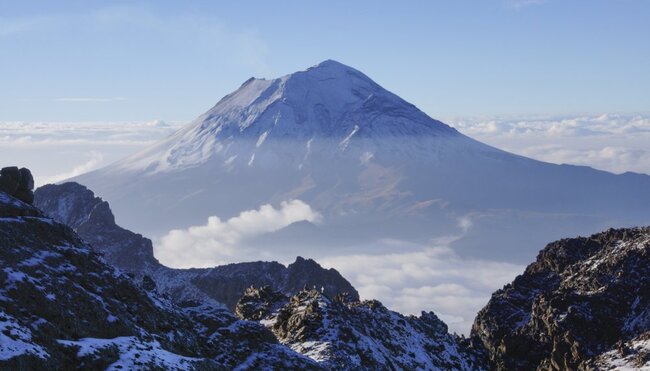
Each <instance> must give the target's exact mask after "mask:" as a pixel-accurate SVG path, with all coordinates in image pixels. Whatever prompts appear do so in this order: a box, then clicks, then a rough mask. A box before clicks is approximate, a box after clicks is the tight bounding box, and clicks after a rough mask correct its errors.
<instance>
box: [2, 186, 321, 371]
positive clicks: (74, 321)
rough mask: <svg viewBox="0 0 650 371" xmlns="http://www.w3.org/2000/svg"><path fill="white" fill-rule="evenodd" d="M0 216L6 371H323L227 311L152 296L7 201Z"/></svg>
mask: <svg viewBox="0 0 650 371" xmlns="http://www.w3.org/2000/svg"><path fill="white" fill-rule="evenodd" d="M0 212H1V214H0V215H1V218H0V355H1V357H0V369H1V370H31V369H39V370H54V369H106V368H108V367H109V366H111V368H114V369H120V368H121V369H169V370H223V369H235V368H238V369H258V368H261V369H318V368H319V366H318V365H317V364H316V363H315V362H313V361H311V360H309V359H308V358H306V357H304V356H301V355H299V354H297V353H296V352H293V351H291V350H290V349H288V348H286V347H284V346H282V345H280V344H278V343H277V341H276V340H275V338H274V336H273V334H272V333H271V332H270V331H269V330H267V329H265V328H264V327H263V326H261V325H260V324H257V323H254V322H249V321H242V320H239V319H237V318H236V317H235V316H234V315H233V314H232V313H231V312H229V311H228V310H226V309H224V308H222V307H219V306H217V307H212V306H209V305H206V304H195V305H186V306H185V307H178V306H176V305H174V304H172V303H171V302H170V301H169V300H167V299H165V298H164V297H161V296H159V295H157V294H156V293H155V292H154V290H149V291H146V290H145V289H144V288H143V287H141V286H140V285H138V284H136V283H135V282H134V281H132V280H131V279H130V278H129V277H128V276H127V275H124V274H122V273H121V272H120V271H118V270H116V269H115V268H113V267H111V266H109V265H108V264H106V262H105V261H104V260H103V259H101V257H100V256H99V254H98V253H97V252H95V251H94V250H93V249H91V248H90V247H89V246H88V245H87V244H86V243H85V242H84V241H82V240H81V239H80V238H79V236H78V235H77V234H76V233H75V232H74V231H73V230H72V229H71V228H69V227H67V226H65V225H63V224H60V223H57V222H56V221H54V220H52V219H50V218H48V217H45V216H44V215H43V214H42V213H41V212H40V211H38V210H37V209H36V208H34V207H32V206H30V205H27V204H25V203H21V202H19V201H17V200H15V199H14V198H11V197H9V196H7V195H6V194H4V193H0ZM144 286H147V284H146V283H145V285H144ZM150 288H151V287H148V288H147V289H150Z"/></svg>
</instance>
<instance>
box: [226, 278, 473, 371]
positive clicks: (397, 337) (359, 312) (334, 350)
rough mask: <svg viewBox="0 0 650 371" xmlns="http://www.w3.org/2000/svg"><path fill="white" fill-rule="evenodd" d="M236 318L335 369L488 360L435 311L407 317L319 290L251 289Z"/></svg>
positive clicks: (464, 365)
mask: <svg viewBox="0 0 650 371" xmlns="http://www.w3.org/2000/svg"><path fill="white" fill-rule="evenodd" d="M236 314H237V315H238V316H239V317H240V318H243V319H249V320H256V321H260V322H261V323H263V324H264V325H265V326H267V327H268V328H269V329H270V330H271V331H273V333H274V334H275V336H276V337H277V338H278V340H279V341H280V342H281V343H282V344H286V345H288V346H289V347H291V349H293V350H296V351H298V352H299V353H301V354H303V355H305V356H307V357H310V358H311V359H313V360H315V361H317V362H318V363H319V364H320V365H321V366H323V367H325V368H328V369H335V370H341V369H343V370H481V369H484V367H483V366H482V364H481V361H482V358H481V357H479V356H478V355H477V353H476V352H475V351H473V350H472V349H470V348H468V347H466V346H464V345H463V344H462V343H463V342H462V341H461V340H460V339H458V338H457V337H455V336H452V335H450V334H449V333H448V332H447V325H445V324H444V323H443V322H442V321H440V320H439V319H438V318H437V317H436V315H435V314H433V313H432V312H429V313H424V312H423V313H422V315H421V316H420V317H415V316H403V315H401V314H399V313H396V312H393V311H390V310H388V309H386V308H385V307H384V306H383V305H382V304H381V303H380V302H378V301H376V300H369V301H362V302H359V301H357V300H350V299H349V298H348V297H347V296H345V295H339V296H337V297H335V298H333V299H331V298H329V297H327V296H326V295H324V294H322V293H321V292H320V291H319V290H303V291H300V292H298V293H297V294H295V295H294V296H292V297H287V296H285V295H283V294H282V293H280V292H277V291H273V290H272V289H271V288H270V287H263V288H261V289H256V288H253V287H251V288H249V289H247V290H246V292H245V294H244V296H243V297H242V298H241V300H240V301H239V303H238V304H237V308H236Z"/></svg>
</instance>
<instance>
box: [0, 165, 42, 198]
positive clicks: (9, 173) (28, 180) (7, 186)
mask: <svg viewBox="0 0 650 371" xmlns="http://www.w3.org/2000/svg"><path fill="white" fill-rule="evenodd" d="M33 189H34V178H33V177H32V173H31V172H30V171H29V169H26V168H22V169H18V167H16V166H10V167H5V168H2V169H1V170H0V192H4V193H6V194H8V195H10V196H12V197H15V198H17V199H19V200H21V201H23V202H26V203H28V204H30V205H31V204H32V203H34V193H33V192H32V191H33Z"/></svg>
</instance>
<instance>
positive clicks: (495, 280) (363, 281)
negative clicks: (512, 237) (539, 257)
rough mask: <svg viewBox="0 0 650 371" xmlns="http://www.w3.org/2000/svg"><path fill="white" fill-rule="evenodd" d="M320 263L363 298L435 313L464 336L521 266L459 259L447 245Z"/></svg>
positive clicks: (402, 309) (412, 311)
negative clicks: (481, 310)
mask: <svg viewBox="0 0 650 371" xmlns="http://www.w3.org/2000/svg"><path fill="white" fill-rule="evenodd" d="M395 250H396V251H399V250H400V249H399V246H398V247H396V249H395ZM319 262H320V263H321V264H323V265H324V266H326V267H331V268H335V269H337V270H338V271H339V272H340V273H341V274H342V275H343V276H344V277H345V278H347V279H348V280H350V282H351V283H352V284H353V285H354V287H355V288H356V289H357V290H358V291H359V294H360V295H361V297H362V298H363V299H378V300H380V301H381V302H382V303H383V304H384V305H385V306H386V307H388V308H390V309H392V310H396V311H398V312H401V313H404V314H415V315H419V314H420V312H421V311H434V312H435V313H436V315H438V316H439V317H440V318H441V319H442V320H443V321H445V323H447V325H448V326H449V329H450V331H452V332H457V333H463V334H468V333H469V330H470V328H471V326H472V321H473V320H474V317H475V316H476V313H477V312H478V311H479V310H480V309H481V308H482V307H483V306H485V304H487V302H488V299H489V298H490V294H491V293H492V292H494V291H495V290H497V289H500V288H501V287H503V285H504V284H506V283H508V282H510V281H512V280H513V279H514V278H515V277H516V276H517V275H518V274H521V273H522V272H523V270H524V267H523V266H520V265H516V264H510V263H502V262H496V261H489V260H478V259H467V258H461V257H459V256H458V255H457V254H456V253H454V251H453V250H452V249H451V248H449V247H446V246H431V247H426V246H422V247H421V248H420V249H419V250H418V251H412V252H405V253H394V254H379V255H376V254H364V253H361V254H354V255H345V256H336V257H330V258H325V259H320V260H319Z"/></svg>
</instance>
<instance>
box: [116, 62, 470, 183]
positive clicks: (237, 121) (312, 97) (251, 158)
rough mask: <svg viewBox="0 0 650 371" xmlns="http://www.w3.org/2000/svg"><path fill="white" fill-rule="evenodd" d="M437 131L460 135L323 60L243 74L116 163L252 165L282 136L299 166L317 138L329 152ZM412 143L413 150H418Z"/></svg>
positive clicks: (157, 168) (151, 167)
mask: <svg viewBox="0 0 650 371" xmlns="http://www.w3.org/2000/svg"><path fill="white" fill-rule="evenodd" d="M435 137H447V138H456V139H460V138H464V137H463V136H462V135H461V134H459V133H458V132H457V131H456V130H455V129H452V128H451V127H449V126H447V125H445V124H443V123H442V122H440V121H436V120H433V119H432V118H430V117H429V116H427V115H426V114H425V113H423V112H422V111H420V110H419V109H417V108H416V107H415V106H414V105H412V104H410V103H408V102H406V101H404V100H403V99H401V98H400V97H398V96H396V95H395V94H393V93H391V92H389V91H387V90H386V89H384V88H382V87H381V86H379V85H378V84H377V83H375V82H374V81H372V80H371V79H370V78H369V77H367V76H366V75H364V74H363V73H361V72H359V71H357V70H355V69H354V68H351V67H348V66H346V65H344V64H341V63H339V62H336V61H332V60H327V61H325V62H322V63H320V64H318V65H317V66H314V67H311V68H309V69H307V70H306V71H300V72H296V73H293V74H290V75H286V76H283V77H280V78H277V79H272V80H267V79H256V78H251V79H249V80H247V81H246V82H245V83H244V84H243V85H242V86H241V87H240V88H239V89H238V90H237V91H235V92H234V93H232V94H229V95H227V96H225V97H224V98H223V99H221V100H220V101H219V102H218V103H217V104H216V105H215V106H214V107H212V108H211V109H210V110H208V111H207V112H206V113H204V114H203V115H201V116H199V117H198V118H197V119H196V120H194V121H192V122H191V123H190V124H189V125H187V127H185V128H184V129H183V130H181V131H179V132H178V133H176V134H175V135H173V136H172V137H170V138H169V139H167V140H166V141H164V142H162V143H161V144H160V145H158V146H156V147H154V148H152V149H151V150H149V151H145V152H144V153H141V154H138V155H136V156H133V157H130V158H128V159H126V160H124V161H122V162H120V163H119V165H118V166H117V168H119V169H122V170H136V169H138V170H141V169H146V171H147V172H148V173H155V172H166V171H175V170H180V169H184V168H187V167H193V166H197V165H200V164H202V163H205V162H208V161H211V160H212V161H219V162H222V163H223V164H224V165H226V166H227V167H232V166H236V165H237V164H240V165H247V166H255V165H256V163H257V164H259V163H260V156H264V155H265V154H266V155H268V156H270V157H274V156H275V155H278V154H279V153H278V148H273V147H274V144H277V143H278V142H279V143H282V146H285V145H286V142H287V141H288V140H294V141H299V144H300V146H299V147H300V148H296V150H295V151H293V152H292V153H290V154H289V156H285V157H283V158H282V160H283V161H290V162H291V163H293V164H294V165H296V166H299V167H301V168H302V167H303V166H305V162H309V158H310V155H311V152H312V149H314V148H315V147H316V146H318V145H320V144H321V143H320V142H326V143H327V146H326V147H328V148H326V151H327V152H328V153H331V149H332V148H334V149H336V152H343V151H345V150H347V149H348V146H350V144H352V143H356V142H360V141H363V142H364V145H365V146H366V147H367V146H370V143H367V142H375V143H374V144H377V143H376V142H378V141H384V142H385V141H386V140H392V139H395V138H399V139H400V140H406V139H407V138H411V139H414V138H415V139H418V140H420V141H421V140H422V139H423V138H435ZM465 139H466V138H465ZM292 144H293V143H292ZM332 144H336V145H335V146H333V147H332V148H329V147H330V146H331V145H332ZM269 147H271V148H269ZM337 147H338V148H337ZM267 148H269V150H268V151H267ZM411 149H412V150H413V151H410V152H412V153H411V155H413V156H418V155H422V154H423V153H416V150H417V147H413V148H411ZM269 153H270V154H269ZM371 155H372V152H369V153H368V154H367V156H371ZM273 160H279V159H277V158H268V157H267V158H265V159H264V160H263V161H264V162H263V163H262V166H270V165H271V164H270V162H273ZM296 162H297V163H296Z"/></svg>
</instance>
